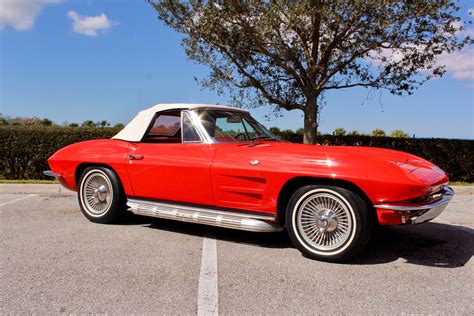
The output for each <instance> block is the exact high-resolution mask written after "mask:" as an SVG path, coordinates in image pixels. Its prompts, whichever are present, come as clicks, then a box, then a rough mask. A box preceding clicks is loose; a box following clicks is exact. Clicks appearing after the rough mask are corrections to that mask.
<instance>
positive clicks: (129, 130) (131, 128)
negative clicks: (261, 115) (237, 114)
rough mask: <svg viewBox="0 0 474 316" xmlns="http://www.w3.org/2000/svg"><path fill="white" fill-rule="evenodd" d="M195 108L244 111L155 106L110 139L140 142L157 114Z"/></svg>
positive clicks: (208, 106) (194, 106) (141, 112)
mask: <svg viewBox="0 0 474 316" xmlns="http://www.w3.org/2000/svg"><path fill="white" fill-rule="evenodd" d="M197 108H216V109H230V110H237V111H244V112H247V111H246V110H242V109H239V108H234V107H230V106H224V105H210V104H186V103H176V104H157V105H155V106H152V107H151V108H149V109H146V110H143V111H140V112H138V114H137V116H135V118H134V119H133V120H131V121H130V123H128V124H127V126H125V127H124V128H123V129H122V130H121V131H120V132H119V133H118V134H117V135H115V136H114V137H112V139H121V140H125V141H129V142H139V141H141V140H142V138H143V135H145V133H146V130H147V128H148V126H150V122H151V120H152V119H153V118H154V117H155V114H156V113H157V112H161V111H166V110H174V109H178V110H179V109H189V110H192V109H197Z"/></svg>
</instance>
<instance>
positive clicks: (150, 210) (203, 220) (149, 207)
mask: <svg viewBox="0 0 474 316" xmlns="http://www.w3.org/2000/svg"><path fill="white" fill-rule="evenodd" d="M127 206H128V207H129V209H128V210H129V211H131V212H132V213H134V214H137V215H144V216H151V217H158V218H166V219H172V220H178V221H183V222H191V223H198V224H205V225H212V226H218V227H225V228H231V229H238V230H246V231H253V232H278V231H282V230H283V226H280V225H278V224H275V223H270V222H269V221H275V220H276V216H274V215H265V214H261V215H260V214H248V213H240V212H235V211H226V210H219V209H210V208H205V207H195V206H187V205H177V204H171V203H165V202H156V201H147V200H141V199H133V198H129V199H128V200H127Z"/></svg>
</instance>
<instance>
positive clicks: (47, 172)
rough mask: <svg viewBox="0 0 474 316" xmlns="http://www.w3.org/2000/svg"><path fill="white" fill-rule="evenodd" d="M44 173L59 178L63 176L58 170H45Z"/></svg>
mask: <svg viewBox="0 0 474 316" xmlns="http://www.w3.org/2000/svg"><path fill="white" fill-rule="evenodd" d="M43 174H44V175H45V176H47V177H54V178H58V177H60V176H61V174H60V173H57V172H54V171H51V170H45V171H43Z"/></svg>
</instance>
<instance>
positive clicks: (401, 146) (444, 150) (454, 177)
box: [278, 131, 474, 182]
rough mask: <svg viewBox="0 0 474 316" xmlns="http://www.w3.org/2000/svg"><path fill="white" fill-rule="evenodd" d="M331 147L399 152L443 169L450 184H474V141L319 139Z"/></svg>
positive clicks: (293, 137) (291, 137) (294, 138)
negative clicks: (353, 147) (383, 149)
mask: <svg viewBox="0 0 474 316" xmlns="http://www.w3.org/2000/svg"><path fill="white" fill-rule="evenodd" d="M278 136H279V137H280V138H281V139H284V140H288V141H290V142H294V143H302V142H303V136H302V135H298V134H296V133H289V132H288V131H285V132H283V133H280V134H279V135H278ZM318 142H319V143H320V144H322V145H330V146H367V147H379V148H388V149H394V150H401V151H404V152H407V153H410V154H413V155H416V156H418V157H421V158H424V159H426V160H429V161H431V162H432V163H434V164H436V165H437V166H439V167H440V168H442V169H443V170H445V171H446V172H447V173H448V175H449V179H450V180H451V181H463V182H474V141H473V140H458V139H444V138H393V137H372V136H333V135H323V136H319V139H318Z"/></svg>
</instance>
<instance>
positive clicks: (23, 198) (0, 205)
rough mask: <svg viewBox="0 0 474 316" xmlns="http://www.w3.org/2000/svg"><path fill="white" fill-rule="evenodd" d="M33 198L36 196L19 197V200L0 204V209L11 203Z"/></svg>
mask: <svg viewBox="0 0 474 316" xmlns="http://www.w3.org/2000/svg"><path fill="white" fill-rule="evenodd" d="M35 196H38V194H28V195H25V196H22V197H19V198H16V199H13V200H10V201H6V202H3V203H0V207H2V206H5V205H8V204H11V203H15V202H19V201H22V200H26V199H29V198H32V197H35Z"/></svg>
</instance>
